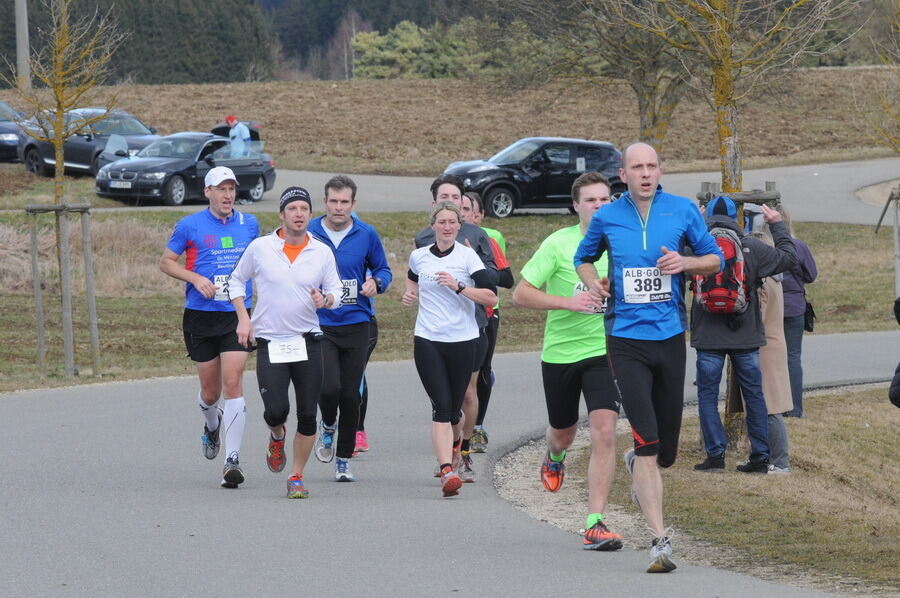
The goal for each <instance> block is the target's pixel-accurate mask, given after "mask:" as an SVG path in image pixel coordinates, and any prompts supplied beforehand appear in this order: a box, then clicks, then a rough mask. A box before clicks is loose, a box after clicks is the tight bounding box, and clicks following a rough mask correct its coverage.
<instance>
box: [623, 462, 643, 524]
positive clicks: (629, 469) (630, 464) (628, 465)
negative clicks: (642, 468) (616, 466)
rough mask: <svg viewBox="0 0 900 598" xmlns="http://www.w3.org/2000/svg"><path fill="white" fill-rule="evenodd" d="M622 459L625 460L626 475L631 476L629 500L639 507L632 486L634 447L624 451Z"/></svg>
mask: <svg viewBox="0 0 900 598" xmlns="http://www.w3.org/2000/svg"><path fill="white" fill-rule="evenodd" d="M622 460H623V461H625V471H627V472H628V475H630V476H632V480H631V502H632V503H634V506H636V507H637V508H639V509H640V508H641V501H639V500H638V495H637V490H636V489H635V487H634V449H633V448H630V449H628V450H627V451H625V455H624V456H623V457H622Z"/></svg>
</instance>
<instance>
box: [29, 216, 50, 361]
mask: <svg viewBox="0 0 900 598" xmlns="http://www.w3.org/2000/svg"><path fill="white" fill-rule="evenodd" d="M28 222H29V224H30V225H31V287H32V289H34V323H35V327H36V328H37V331H36V332H37V365H38V372H39V373H40V375H41V377H42V378H43V377H44V376H46V375H47V341H46V336H45V330H44V303H43V298H42V293H41V265H40V260H39V259H38V237H37V214H36V213H35V212H31V211H29V212H28Z"/></svg>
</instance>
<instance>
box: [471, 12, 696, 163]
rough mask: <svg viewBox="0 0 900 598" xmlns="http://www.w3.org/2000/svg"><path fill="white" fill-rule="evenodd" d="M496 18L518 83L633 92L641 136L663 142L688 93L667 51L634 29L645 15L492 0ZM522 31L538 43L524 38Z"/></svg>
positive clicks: (676, 63)
mask: <svg viewBox="0 0 900 598" xmlns="http://www.w3.org/2000/svg"><path fill="white" fill-rule="evenodd" d="M487 3H488V4H489V5H490V6H491V9H492V10H491V13H492V14H493V16H494V17H495V18H497V19H498V20H500V21H503V20H504V19H505V20H507V21H511V22H510V24H509V25H506V26H500V27H495V28H494V29H493V31H494V32H495V33H494V38H495V39H494V40H491V41H492V42H493V43H498V42H499V43H503V44H505V45H506V47H507V48H508V49H509V50H510V54H514V55H518V56H520V57H521V60H519V61H515V60H514V67H513V69H512V72H511V75H512V77H513V79H514V80H515V81H516V82H517V83H518V84H519V85H531V84H540V83H546V82H550V81H562V82H564V83H566V84H568V85H578V86H589V87H592V88H594V89H601V88H604V87H605V86H606V85H608V84H609V83H610V82H611V81H613V80H618V81H624V82H626V83H627V84H628V85H629V86H630V87H631V89H632V90H633V91H634V93H635V96H636V98H637V103H638V114H639V118H640V125H639V126H640V132H639V137H640V139H641V140H642V141H646V142H648V143H651V144H653V145H655V146H657V147H660V146H662V145H663V144H664V140H665V136H666V133H667V131H668V127H669V123H670V122H671V119H672V114H673V113H674V111H675V109H676V108H677V106H678V103H679V101H680V100H681V98H682V96H683V93H684V91H685V80H684V73H683V70H682V68H681V64H680V62H679V61H678V60H677V58H676V55H675V53H674V51H673V49H672V47H671V46H670V44H668V43H666V42H665V41H664V40H662V39H660V38H659V37H658V36H656V35H653V34H651V33H649V32H647V31H644V30H641V29H636V28H634V27H632V26H631V25H630V24H629V22H628V20H627V17H630V18H632V19H633V18H636V17H637V15H638V13H639V11H641V10H644V8H643V7H639V6H637V5H635V4H631V3H629V2H621V1H620V0H565V1H562V2H546V1H544V0H488V2H487ZM523 28H524V29H525V30H526V31H525V33H527V35H529V36H531V37H532V38H533V39H531V40H528V39H523V35H522V34H523Z"/></svg>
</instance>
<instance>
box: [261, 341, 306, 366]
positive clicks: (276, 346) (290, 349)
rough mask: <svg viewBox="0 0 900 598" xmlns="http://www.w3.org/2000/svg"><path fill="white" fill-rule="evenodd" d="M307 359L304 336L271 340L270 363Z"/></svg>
mask: <svg viewBox="0 0 900 598" xmlns="http://www.w3.org/2000/svg"><path fill="white" fill-rule="evenodd" d="M306 360H307V355H306V339H305V338H303V337H302V336H290V337H286V338H282V339H278V340H271V341H269V363H294V362H295V361H306Z"/></svg>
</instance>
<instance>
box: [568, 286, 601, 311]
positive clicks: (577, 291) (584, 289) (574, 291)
mask: <svg viewBox="0 0 900 598" xmlns="http://www.w3.org/2000/svg"><path fill="white" fill-rule="evenodd" d="M587 292H588V288H587V285H585V284H584V283H583V282H581V281H580V280H579V281H578V282H576V283H575V288H574V289H572V296H573V297H574V296H575V295H578V294H580V293H587ZM594 313H595V314H605V313H606V297H604V298H603V299H601V300H600V309H597V308H594Z"/></svg>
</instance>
